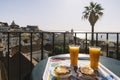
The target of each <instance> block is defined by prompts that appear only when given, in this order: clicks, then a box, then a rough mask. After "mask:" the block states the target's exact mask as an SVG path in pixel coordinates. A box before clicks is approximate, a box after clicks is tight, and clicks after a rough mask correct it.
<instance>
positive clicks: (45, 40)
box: [0, 32, 120, 80]
mask: <svg viewBox="0 0 120 80" xmlns="http://www.w3.org/2000/svg"><path fill="white" fill-rule="evenodd" d="M23 33H27V34H26V35H25V34H24V35H23ZM0 35H1V38H0V39H1V40H0V41H1V44H2V43H3V44H4V45H5V47H4V48H5V49H6V50H5V51H6V53H5V55H6V56H1V61H3V62H5V67H6V70H7V76H8V80H13V79H14V78H12V77H11V75H10V74H11V70H10V69H11V64H10V63H11V62H10V61H12V60H11V58H12V57H13V56H14V55H15V54H18V63H19V64H18V66H19V69H18V78H17V79H19V80H23V79H24V78H23V77H24V76H26V75H27V73H26V74H24V75H23V74H22V73H23V72H22V66H23V64H22V63H23V62H22V55H21V54H22V53H21V52H24V51H23V50H24V49H25V48H24V46H25V45H23V44H22V43H21V42H22V41H24V40H25V39H27V41H28V43H30V45H29V46H28V48H29V49H28V53H27V54H29V62H30V63H31V64H30V66H28V67H30V71H29V72H31V71H32V68H33V64H32V62H33V59H34V57H33V55H34V54H33V52H34V51H35V50H34V48H35V47H33V42H36V45H37V47H36V48H38V47H40V49H39V50H40V53H38V54H40V55H41V56H40V57H41V58H40V60H42V59H44V54H45V53H44V51H48V56H49V54H50V53H51V55H57V54H58V53H59V54H61V53H67V52H68V45H69V44H70V43H71V42H72V43H74V44H79V45H81V50H80V51H81V52H83V53H88V47H89V46H90V45H91V38H90V37H91V32H74V33H71V32H0ZM111 35H114V36H115V37H114V36H113V37H112V38H110V36H111ZM14 37H16V40H15V42H16V43H15V44H16V46H17V47H18V48H17V49H18V50H17V51H16V53H14V54H12V52H11V51H10V49H12V47H11V45H12V43H11V41H12V40H11V38H14ZM26 37H27V38H26ZM119 37H120V33H117V32H95V33H94V44H95V45H96V46H100V47H101V48H102V50H103V51H102V52H103V53H102V55H105V56H106V57H113V58H115V59H119V60H120V51H119V46H120V43H119V42H120V39H119ZM103 38H104V39H103ZM111 39H113V40H111ZM13 43H14V41H13ZM110 43H111V44H110ZM24 44H26V43H24ZM48 44H49V47H47V49H48V48H50V49H48V50H46V47H45V46H46V45H48ZM16 46H15V47H16ZM56 46H60V47H59V48H61V49H60V50H59V49H58V52H57V51H56V50H57V49H56ZM66 46H67V49H66ZM83 46H84V47H83ZM36 48H35V49H36ZM111 49H112V51H111ZM26 50H27V48H26ZM3 51H4V50H3ZM25 52H26V51H25ZM0 54H1V53H0ZM2 54H3V53H2ZM3 55H4V54H3ZM10 56H12V57H10ZM3 58H4V60H3ZM38 61H39V60H38ZM13 72H14V71H13ZM13 77H14V76H13ZM17 79H16V80H17Z"/></svg>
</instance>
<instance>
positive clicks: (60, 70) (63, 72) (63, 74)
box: [53, 66, 70, 78]
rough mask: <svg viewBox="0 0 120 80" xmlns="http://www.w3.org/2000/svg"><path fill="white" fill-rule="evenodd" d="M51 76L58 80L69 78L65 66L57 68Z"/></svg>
mask: <svg viewBox="0 0 120 80" xmlns="http://www.w3.org/2000/svg"><path fill="white" fill-rule="evenodd" d="M53 75H54V76H56V77H59V78H66V77H69V76H70V70H69V69H68V67H66V66H57V67H55V69H54V73H53Z"/></svg>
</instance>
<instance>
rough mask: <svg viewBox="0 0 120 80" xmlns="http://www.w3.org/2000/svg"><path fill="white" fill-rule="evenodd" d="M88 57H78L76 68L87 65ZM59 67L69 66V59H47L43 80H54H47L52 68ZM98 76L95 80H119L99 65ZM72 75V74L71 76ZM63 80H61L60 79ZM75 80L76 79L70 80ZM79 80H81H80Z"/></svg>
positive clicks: (119, 79)
mask: <svg viewBox="0 0 120 80" xmlns="http://www.w3.org/2000/svg"><path fill="white" fill-rule="evenodd" d="M89 63H90V62H89V56H87V57H85V56H84V57H80V58H79V60H78V64H79V65H78V67H80V66H82V65H89ZM59 65H65V66H70V59H69V57H63V56H62V57H58V56H57V57H49V58H48V62H47V65H46V68H45V72H44V74H43V80H55V79H48V77H50V75H51V73H52V72H53V70H54V68H55V67H56V66H59ZM98 73H99V76H98V77H97V79H96V80H120V78H119V77H118V76H117V75H115V74H114V73H113V72H111V71H110V70H109V69H107V68H106V67H105V66H103V65H102V64H101V63H99V69H98ZM72 75H74V74H72ZM60 80H63V79H60ZM65 80H66V79H65ZM72 80H77V79H72ZM80 80H81V79H80Z"/></svg>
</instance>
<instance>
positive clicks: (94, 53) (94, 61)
mask: <svg viewBox="0 0 120 80" xmlns="http://www.w3.org/2000/svg"><path fill="white" fill-rule="evenodd" d="M100 51H101V48H100V47H89V54H90V66H91V68H93V69H94V70H97V69H98V64H99V57H100Z"/></svg>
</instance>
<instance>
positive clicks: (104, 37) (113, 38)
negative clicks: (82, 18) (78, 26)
mask: <svg viewBox="0 0 120 80" xmlns="http://www.w3.org/2000/svg"><path fill="white" fill-rule="evenodd" d="M77 37H79V38H81V39H85V38H86V37H85V34H77ZM118 37H119V38H118V39H119V41H120V34H119V36H118ZM87 39H89V40H91V34H88V35H87ZM94 40H96V34H94ZM98 40H99V41H106V40H107V35H106V34H98ZM108 41H112V42H116V41H117V34H108Z"/></svg>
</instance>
